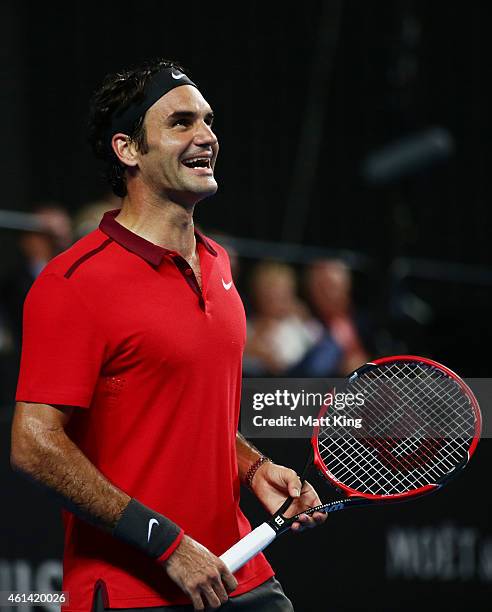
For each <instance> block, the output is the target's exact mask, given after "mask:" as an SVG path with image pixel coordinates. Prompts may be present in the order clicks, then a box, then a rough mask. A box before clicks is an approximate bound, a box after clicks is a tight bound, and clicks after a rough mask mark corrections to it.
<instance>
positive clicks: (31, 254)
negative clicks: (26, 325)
mask: <svg viewBox="0 0 492 612" xmlns="http://www.w3.org/2000/svg"><path fill="white" fill-rule="evenodd" d="M33 213H34V214H36V215H37V216H38V217H39V220H40V221H41V224H42V226H43V229H42V230H40V231H29V232H27V231H26V232H21V233H20V235H19V239H18V247H19V253H18V257H17V261H15V258H14V260H13V261H12V265H11V266H10V267H9V269H8V271H7V272H6V273H5V274H4V275H3V278H2V279H1V280H0V289H1V293H0V295H1V310H2V313H3V317H4V321H5V324H6V326H7V327H8V328H9V330H10V332H11V335H12V337H13V341H14V344H15V345H18V344H20V339H21V331H22V306H23V303H24V299H25V297H26V294H27V292H28V291H29V289H30V287H31V285H32V283H33V281H34V279H35V278H36V277H37V276H38V274H39V273H40V272H41V270H42V269H43V268H44V266H45V265H46V264H47V263H48V262H49V261H50V259H52V258H53V257H55V256H56V255H58V253H61V251H64V250H65V249H66V248H68V247H69V246H70V245H71V244H72V242H73V234H72V222H71V220H70V216H69V214H68V212H67V211H66V210H65V209H64V208H63V206H62V205H61V204H58V203H56V202H48V203H43V204H39V205H38V206H36V207H35V208H34V209H33Z"/></svg>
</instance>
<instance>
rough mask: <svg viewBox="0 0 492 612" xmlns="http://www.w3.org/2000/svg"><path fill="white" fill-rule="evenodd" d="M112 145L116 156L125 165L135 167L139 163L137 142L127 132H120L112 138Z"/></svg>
mask: <svg viewBox="0 0 492 612" xmlns="http://www.w3.org/2000/svg"><path fill="white" fill-rule="evenodd" d="M111 146H112V147H113V151H114V152H115V155H116V157H117V158H118V159H119V160H120V162H122V163H123V164H125V166H131V167H134V166H136V165H137V149H136V147H135V143H134V142H132V140H131V138H130V137H129V136H128V135H127V134H122V133H120V132H118V133H117V134H115V135H114V136H113V138H111Z"/></svg>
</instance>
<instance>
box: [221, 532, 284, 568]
mask: <svg viewBox="0 0 492 612" xmlns="http://www.w3.org/2000/svg"><path fill="white" fill-rule="evenodd" d="M276 535H277V534H276V532H275V530H274V529H272V528H271V527H270V525H268V524H267V523H262V524H261V525H260V526H259V527H257V528H256V529H253V531H252V532H251V533H248V535H246V536H244V538H242V539H241V540H239V542H237V543H236V544H234V546H231V548H229V550H226V552H225V553H224V554H223V555H220V559H221V560H222V561H223V562H224V563H225V564H226V565H227V567H228V568H229V571H230V572H231V573H234V572H236V571H237V570H238V569H239V568H241V567H242V566H243V565H244V564H245V563H247V562H248V561H249V560H250V559H252V558H253V557H254V556H255V555H257V554H258V553H259V552H261V551H262V550H263V549H264V548H266V547H267V546H268V545H269V544H270V542H273V540H274V539H275V536H276Z"/></svg>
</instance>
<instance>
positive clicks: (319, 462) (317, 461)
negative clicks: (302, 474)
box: [311, 355, 482, 502]
mask: <svg viewBox="0 0 492 612" xmlns="http://www.w3.org/2000/svg"><path fill="white" fill-rule="evenodd" d="M399 361H400V362H412V363H414V362H416V361H418V362H420V363H425V364H427V365H430V366H433V367H434V368H437V369H438V370H441V371H442V372H444V373H445V374H447V375H448V376H449V377H450V378H452V379H453V380H455V381H456V382H457V383H458V384H459V386H460V387H461V388H462V390H463V392H464V393H465V394H466V395H467V397H468V398H469V399H470V401H471V405H472V408H473V412H474V414H475V435H474V436H473V439H472V442H471V445H470V448H469V449H468V461H469V460H470V458H471V457H472V455H473V453H474V452H475V449H476V448H477V444H478V442H479V440H480V433H481V431H482V415H481V412H480V407H479V405H478V401H477V398H476V397H475V395H474V394H473V391H472V390H471V389H470V387H469V386H468V385H467V384H466V383H465V381H464V380H462V379H461V378H460V377H459V376H458V375H457V374H456V373H455V372H453V371H452V370H450V369H449V368H447V367H446V366H444V365H442V364H441V363H438V362H437V361H433V360H432V359H428V358H427V357H417V356H415V355H396V356H394V357H382V358H381V359H375V360H374V361H370V362H369V363H366V364H365V365H364V366H362V367H361V368H358V369H357V370H355V371H354V372H353V373H352V374H351V375H350V376H349V377H348V378H349V379H350V378H351V376H354V375H355V374H357V372H359V371H361V370H363V369H365V368H366V367H367V366H371V365H374V366H378V365H384V364H385V363H389V362H399ZM329 407H330V406H329V405H328V406H324V407H323V409H322V410H321V412H320V413H319V415H318V416H319V417H322V416H323V415H324V414H325V413H326V411H327V410H328V408H329ZM318 433H319V426H318V425H317V426H316V427H315V428H314V430H313V435H312V437H311V445H312V447H313V454H314V457H313V464H314V465H315V466H316V467H317V468H318V470H320V471H321V472H322V473H323V475H324V476H325V477H326V478H327V479H328V480H329V481H330V482H331V483H332V484H333V486H334V487H335V488H337V489H341V490H342V491H344V493H345V494H346V495H347V497H348V498H351V497H359V498H361V497H362V498H366V499H368V500H371V499H372V500H378V499H381V500H385V501H388V502H389V501H400V500H404V499H407V498H409V497H418V496H420V495H425V494H426V493H431V492H432V491H435V490H436V489H439V487H440V485H439V484H429V485H425V486H424V487H419V488H418V489H414V490H413V491H408V492H407V493H395V494H393V495H373V494H371V493H361V492H360V491H357V490H355V489H352V488H351V487H348V486H347V485H344V484H343V483H341V482H340V481H339V480H338V479H337V478H335V476H333V474H332V473H331V472H330V470H329V469H328V468H327V467H326V465H325V464H324V462H323V459H322V458H321V455H320V452H319V448H318Z"/></svg>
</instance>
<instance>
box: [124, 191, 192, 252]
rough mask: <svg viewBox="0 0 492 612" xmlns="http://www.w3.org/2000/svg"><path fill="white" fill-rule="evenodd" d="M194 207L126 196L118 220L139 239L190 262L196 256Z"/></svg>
mask: <svg viewBox="0 0 492 612" xmlns="http://www.w3.org/2000/svg"><path fill="white" fill-rule="evenodd" d="M193 208H194V207H190V208H185V207H183V206H182V205H179V204H176V203H175V202H172V201H162V200H159V201H153V200H152V199H150V198H138V199H136V198H132V197H131V196H130V195H127V196H126V197H125V198H123V204H122V208H121V212H120V213H119V214H118V216H117V220H118V223H121V225H123V226H124V227H126V228H127V229H129V230H130V231H132V232H133V233H135V234H137V235H138V236H141V237H142V238H145V239H146V240H148V241H149V242H152V243H154V244H157V245H159V246H162V247H165V248H166V249H170V250H172V251H177V252H178V253H179V254H180V255H181V256H182V257H184V258H185V259H186V260H190V259H192V258H193V256H194V254H195V234H194V223H193Z"/></svg>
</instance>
